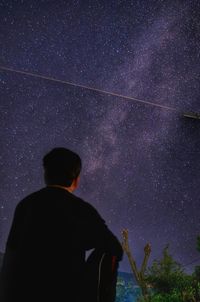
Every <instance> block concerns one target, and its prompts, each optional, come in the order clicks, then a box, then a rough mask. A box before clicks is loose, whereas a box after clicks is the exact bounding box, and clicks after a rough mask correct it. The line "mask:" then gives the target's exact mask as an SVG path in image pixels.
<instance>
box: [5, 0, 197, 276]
mask: <svg viewBox="0 0 200 302" xmlns="http://www.w3.org/2000/svg"><path fill="white" fill-rule="evenodd" d="M36 2H37V3H36ZM36 2H35V1H28V3H26V2H24V1H17V2H16V1H1V2H0V28H1V30H0V41H1V49H0V54H1V56H0V65H2V66H7V67H11V68H14V69H19V70H26V71H30V72H34V73H39V74H43V75H46V76H51V77H54V78H57V79H61V80H66V81H72V82H75V83H78V84H82V85H89V86H93V87H97V88H99V89H104V90H109V91H112V92H116V93H120V94H124V95H128V96H133V97H135V98H140V99H144V100H146V101H153V102H154V103H157V104H159V105H164V106H171V107H173V108H175V109H176V110H175V111H173V110H166V109H161V108H158V107H154V106H150V105H147V104H146V105H145V104H142V103H138V102H134V101H128V100H125V99H123V98H117V97H114V96H109V95H105V94H101V93H97V92H93V91H88V90H85V89H81V88H78V87H71V86H68V85H64V84H61V83H56V82H51V81H47V80H42V79H40V80H39V79H37V78H33V77H30V76H27V75H22V74H17V73H12V72H8V71H7V72H6V71H0V84H1V91H0V95H1V99H0V108H1V119H0V139H1V150H0V167H1V169H0V177H1V186H0V197H1V198H0V206H1V208H0V219H1V220H0V235H1V240H0V249H1V250H4V248H5V242H6V239H7V235H8V231H9V228H10V224H11V221H12V216H13V212H14V209H15V206H16V204H17V203H18V202H19V201H20V199H22V198H23V197H24V196H26V195H27V194H29V193H31V192H33V191H35V190H37V189H39V188H41V187H42V186H44V182H43V171H42V165H41V164H42V157H43V155H44V154H45V153H46V152H48V151H49V150H50V149H51V148H53V147H56V146H64V147H67V148H71V149H72V150H74V151H76V152H78V153H79V154H80V156H81V157H82V160H83V171H82V177H81V183H80V188H79V189H78V190H77V192H76V194H77V195H79V196H81V197H83V198H84V199H85V200H87V201H88V202H91V203H92V204H93V205H94V206H95V207H96V208H97V209H98V211H99V212H100V214H101V215H102V216H103V218H104V219H105V220H106V222H107V225H108V226H109V227H110V229H111V230H112V231H113V232H114V233H115V234H116V235H117V236H118V238H119V239H120V240H121V230H122V229H123V228H128V229H129V232H130V245H131V248H132V250H133V252H134V255H135V257H136V260H137V261H138V263H140V262H141V260H142V257H143V247H144V245H145V243H146V242H150V243H151V245H152V255H151V260H153V259H154V258H156V257H160V256H161V251H162V249H163V248H164V247H165V245H166V244H168V243H169V244H170V252H171V254H172V255H173V256H174V257H175V259H177V260H178V261H179V262H181V263H182V264H187V263H190V262H192V261H193V259H196V258H198V257H200V255H199V254H198V252H197V251H196V237H197V235H198V234H199V233H200V220H199V213H200V204H199V195H200V185H199V184H200V160H199V159H200V147H199V139H200V121H198V120H191V119H187V118H184V117H183V115H182V113H183V112H186V111H194V112H200V105H199V70H200V63H199V56H200V47H199V46H200V45H199V44H200V40H199V38H200V23H199V16H198V10H199V9H200V4H199V2H198V1H151V4H150V3H149V2H148V1H142V0H140V1H99V2H98V1H73V2H70V1H69V2H67V1H40V2H38V1H36ZM195 264H196V263H195ZM186 268H187V269H188V270H190V269H192V266H187V267H186ZM120 269H121V270H126V271H129V265H128V261H127V259H126V257H124V260H123V262H122V263H121V267H120Z"/></svg>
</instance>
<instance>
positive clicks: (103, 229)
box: [87, 206, 123, 261]
mask: <svg viewBox="0 0 200 302" xmlns="http://www.w3.org/2000/svg"><path fill="white" fill-rule="evenodd" d="M88 218H89V219H88V221H87V232H88V249H91V248H97V249H100V250H102V251H105V252H108V253H110V254H112V255H113V256H117V259H118V261H121V260H122V257H123V249H122V246H121V244H120V242H119V240H118V239H117V237H116V236H115V235H114V234H113V233H112V232H111V231H110V230H109V228H108V227H107V225H106V223H105V220H104V219H103V218H102V217H101V216H100V215H99V213H98V212H97V210H96V209H95V208H94V207H92V206H91V207H90V211H89V215H88Z"/></svg>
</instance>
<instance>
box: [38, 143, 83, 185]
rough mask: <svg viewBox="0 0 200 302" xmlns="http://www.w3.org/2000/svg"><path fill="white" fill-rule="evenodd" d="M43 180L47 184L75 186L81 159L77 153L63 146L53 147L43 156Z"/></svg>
mask: <svg viewBox="0 0 200 302" xmlns="http://www.w3.org/2000/svg"><path fill="white" fill-rule="evenodd" d="M43 166H44V171H45V182H46V184H47V185H60V186H65V187H70V186H72V185H73V184H75V186H77V180H78V176H79V174H80V172H81V159H80V157H79V155H78V154H76V153H74V152H73V151H71V150H68V149H65V148H55V149H53V150H51V151H50V152H49V153H47V154H46V155H45V156H44V158H43Z"/></svg>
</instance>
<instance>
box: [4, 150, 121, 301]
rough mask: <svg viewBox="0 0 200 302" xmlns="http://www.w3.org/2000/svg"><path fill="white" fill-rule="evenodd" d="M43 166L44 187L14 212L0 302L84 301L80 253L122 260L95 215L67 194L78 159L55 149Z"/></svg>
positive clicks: (76, 172) (75, 182)
mask: <svg viewBox="0 0 200 302" xmlns="http://www.w3.org/2000/svg"><path fill="white" fill-rule="evenodd" d="M43 166H44V172H45V173H44V177H45V182H46V185H47V186H46V187H45V188H43V189H41V190H39V191H37V192H34V193H32V194H31V195H29V196H27V197H26V198H24V199H23V200H22V201H21V202H19V203H18V205H17V207H16V209H15V214H14V219H13V222H12V226H11V230H10V233H9V236H8V240H7V245H6V252H5V257H4V263H3V269H2V296H3V297H2V298H1V301H2V302H13V301H20V302H25V301H26V302H32V301H35V302H36V301H37V302H39V301H42V302H46V301H58V302H59V301H66V302H67V301H73V302H75V301H80V300H81V301H84V300H83V296H82V289H81V285H82V284H83V281H85V280H84V278H85V277H84V273H85V252H86V251H87V250H90V249H93V248H95V249H96V250H99V251H102V252H105V253H107V254H110V255H113V256H116V257H117V259H118V261H120V260H121V259H122V254H123V251H122V247H121V245H120V243H119V241H118V240H117V238H116V237H115V236H114V235H113V233H112V232H111V231H110V230H109V229H108V227H107V226H106V224H105V221H104V220H103V219H102V218H101V216H100V215H99V214H98V212H97V211H96V209H95V208H94V207H93V206H92V205H90V204H89V203H87V202H85V201H84V200H82V199H80V198H78V197H76V196H75V195H74V194H72V192H73V191H74V190H75V189H76V188H77V186H78V184H79V180H80V171H81V159H80V157H79V156H78V155H77V154H76V153H74V152H72V151H70V150H68V149H65V148H55V149H53V150H52V151H50V152H49V153H48V154H47V155H45V156H44V158H43ZM83 292H84V290H83ZM84 299H85V298H84ZM85 301H86V300H85Z"/></svg>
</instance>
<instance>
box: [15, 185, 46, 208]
mask: <svg viewBox="0 0 200 302" xmlns="http://www.w3.org/2000/svg"><path fill="white" fill-rule="evenodd" d="M44 192H45V188H42V189H39V190H37V191H34V192H32V193H30V194H28V195H26V196H25V197H23V198H22V199H21V200H20V201H19V202H18V203H17V206H16V207H17V208H22V207H24V206H25V205H28V204H30V203H31V202H32V201H33V200H36V199H38V198H40V197H41V196H42V195H43V194H44Z"/></svg>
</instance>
